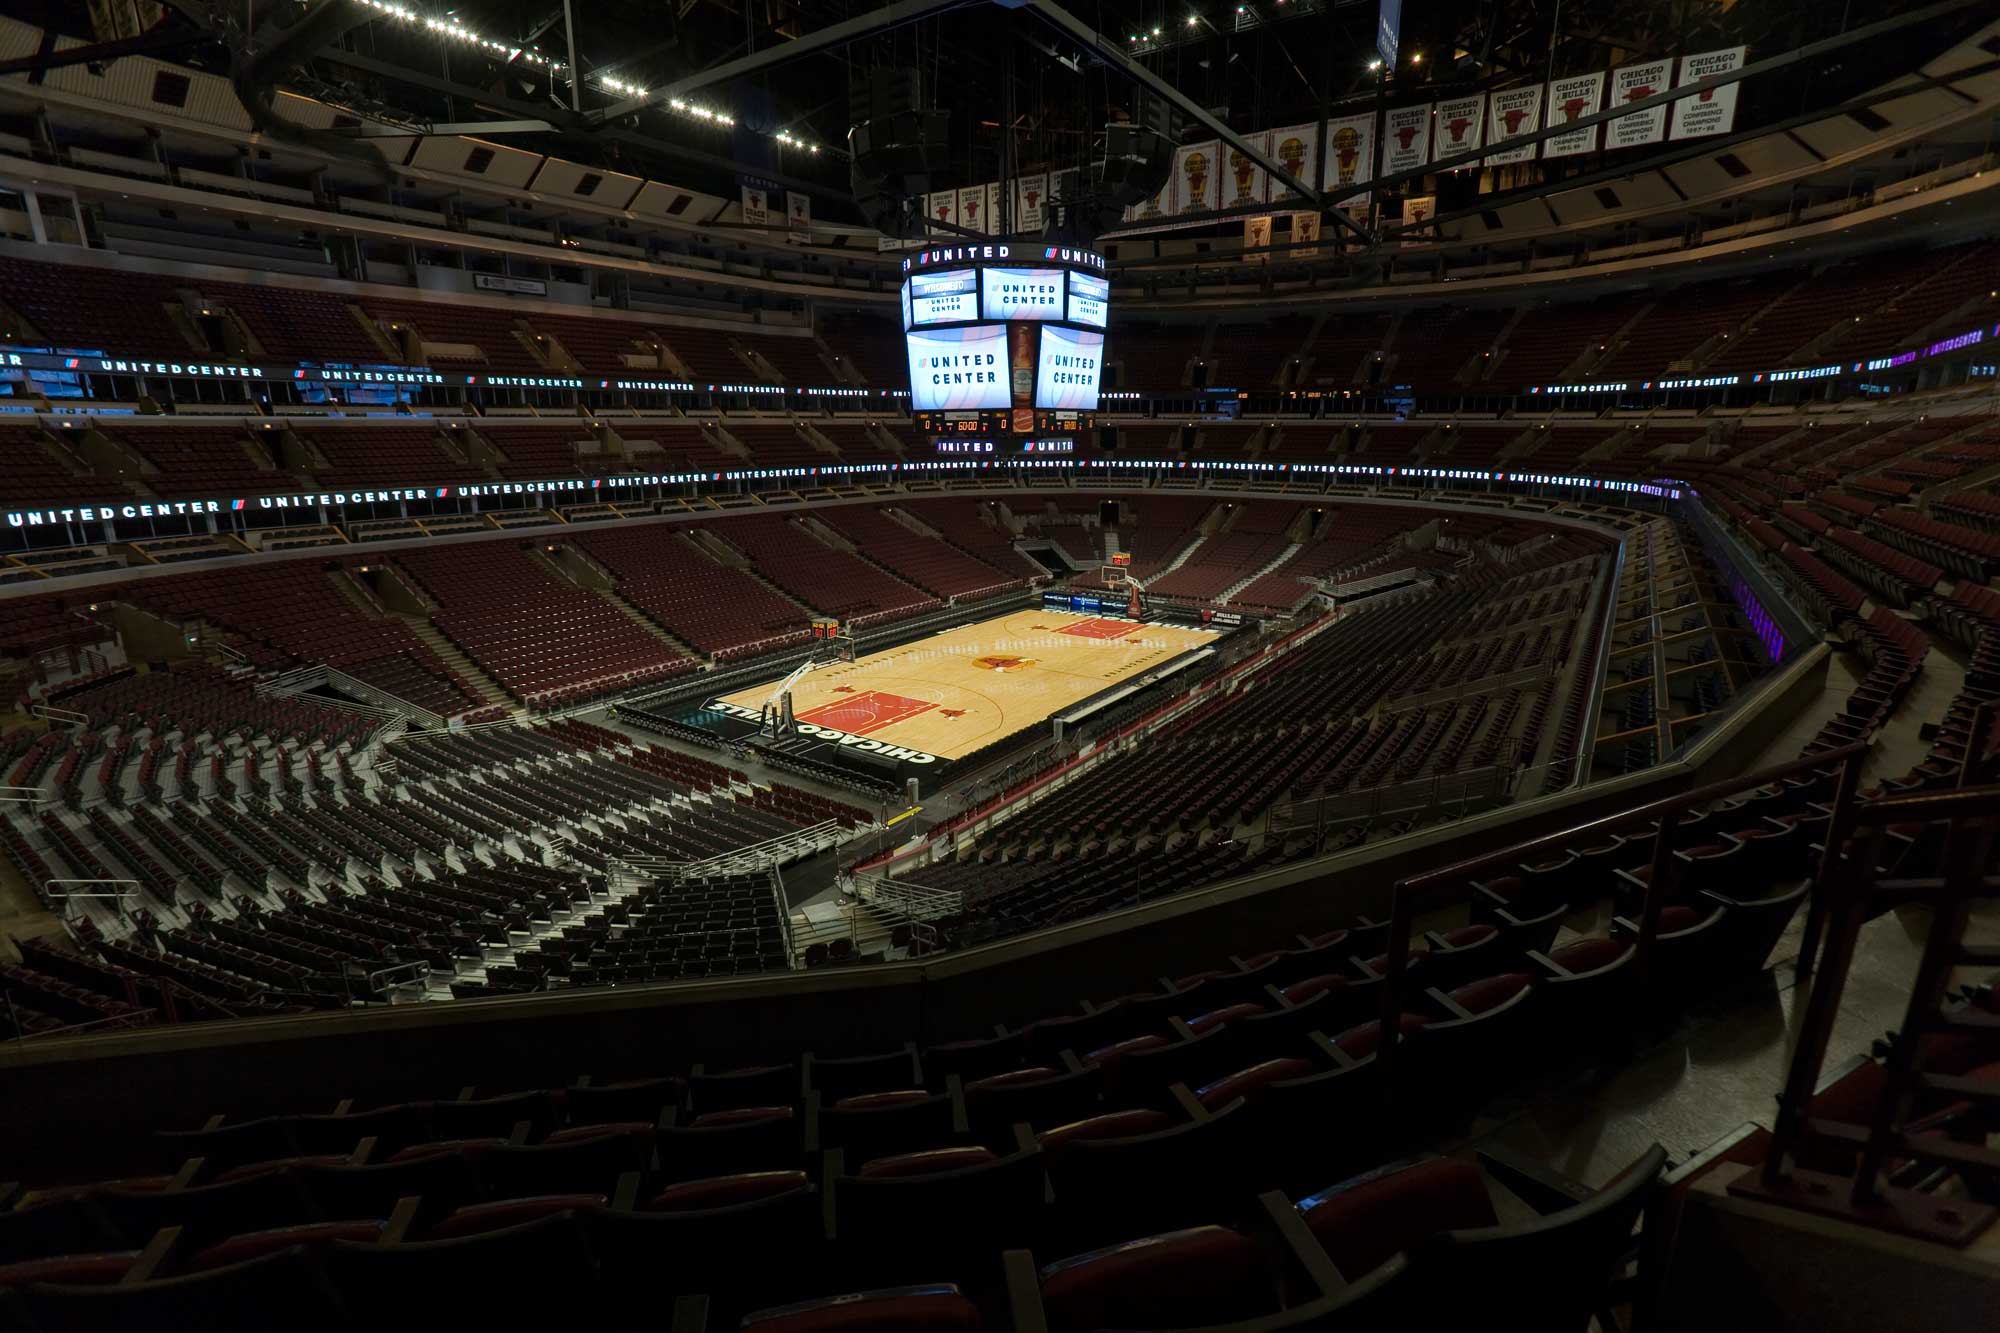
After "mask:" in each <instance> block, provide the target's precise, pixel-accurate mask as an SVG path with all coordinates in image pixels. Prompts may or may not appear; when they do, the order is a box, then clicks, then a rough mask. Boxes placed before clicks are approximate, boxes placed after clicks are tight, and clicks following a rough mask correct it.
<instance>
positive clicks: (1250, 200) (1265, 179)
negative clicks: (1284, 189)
mask: <svg viewBox="0 0 2000 1333" xmlns="http://www.w3.org/2000/svg"><path fill="white" fill-rule="evenodd" d="M1243 139H1244V142H1245V143H1248V144H1249V145H1250V146H1251V147H1252V148H1255V149H1256V150H1257V151H1258V152H1260V153H1262V154H1263V155H1264V156H1266V157H1269V156H1270V155H1271V136H1270V135H1269V134H1246V135H1244V136H1243ZM1223 152H1224V155H1225V156H1227V157H1228V159H1229V174H1228V175H1226V176H1224V177H1223V178H1222V206H1223V207H1224V208H1244V207H1247V206H1249V205H1251V204H1261V203H1263V202H1264V195H1265V194H1266V192H1267V191H1268V190H1269V188H1270V183H1271V182H1270V174H1269V173H1268V172H1266V171H1265V170H1264V168H1262V167H1261V166H1259V165H1257V162H1256V161H1255V159H1253V158H1252V157H1251V156H1250V154H1248V153H1246V152H1244V151H1243V150H1242V149H1241V148H1238V147H1236V146H1235V145H1234V144H1231V145H1229V146H1228V147H1226V148H1225V149H1224V150H1223Z"/></svg>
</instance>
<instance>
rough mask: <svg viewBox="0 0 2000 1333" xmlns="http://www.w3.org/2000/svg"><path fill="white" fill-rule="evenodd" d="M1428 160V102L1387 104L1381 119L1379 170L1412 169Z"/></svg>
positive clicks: (1429, 153) (1390, 173)
mask: <svg viewBox="0 0 2000 1333" xmlns="http://www.w3.org/2000/svg"><path fill="white" fill-rule="evenodd" d="M1430 160H1431V104H1430V103H1428V102H1426V103H1424V104H1423V105H1422V106H1398V107H1391V108H1390V109H1389V113H1388V114H1387V115H1386V116H1385V117H1383V120H1382V174H1383V175H1385V176H1393V175H1394V174H1395V173H1397V172H1399V171H1415V170H1416V169H1417V168H1418V167H1421V166H1423V165H1424V164H1425V163H1426V162H1428V161H1430Z"/></svg>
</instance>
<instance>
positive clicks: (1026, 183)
mask: <svg viewBox="0 0 2000 1333" xmlns="http://www.w3.org/2000/svg"><path fill="white" fill-rule="evenodd" d="M1048 205H1049V176H1048V173H1047V172H1042V173H1040V174H1038V175H1034V176H1023V177H1021V178H1020V179H1019V180H1017V181H1015V182H1014V230H1015V231H1017V232H1021V231H1025V232H1028V233H1029V234H1030V235H1038V234H1040V232H1041V230H1042V223H1043V221H1044V219H1046V217H1047V216H1048V214H1047V209H1048Z"/></svg>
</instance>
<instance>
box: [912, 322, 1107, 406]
mask: <svg viewBox="0 0 2000 1333" xmlns="http://www.w3.org/2000/svg"><path fill="white" fill-rule="evenodd" d="M1099 341H1100V342H1101V341H1103V339H1102V337H1101V336H1100V337H1099ZM903 342H904V344H905V345H906V346H907V348H908V350H909V354H910V407H911V408H912V409H913V410H915V411H918V412H959V411H965V410H967V409H970V408H1002V407H1011V406H1012V405H1013V397H1012V395H1011V394H1010V392H1009V389H1008V382H1007V381H1008V375H1007V326H1006V325H1005V324H975V325H973V326H971V327H970V328H963V329H935V330H932V331H930V332H928V333H926V332H922V331H912V332H910V333H908V334H905V335H904V337H903ZM1096 402H1097V379H1096V376H1095V375H1093V376H1092V377H1091V403H1092V405H1093V406H1094V405H1095V404H1096Z"/></svg>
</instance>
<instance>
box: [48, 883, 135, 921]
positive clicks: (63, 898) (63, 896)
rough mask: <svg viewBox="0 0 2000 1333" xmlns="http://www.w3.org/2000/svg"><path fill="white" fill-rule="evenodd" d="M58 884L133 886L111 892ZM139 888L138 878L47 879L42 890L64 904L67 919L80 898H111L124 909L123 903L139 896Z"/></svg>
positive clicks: (64, 914) (121, 909)
mask: <svg viewBox="0 0 2000 1333" xmlns="http://www.w3.org/2000/svg"><path fill="white" fill-rule="evenodd" d="M58 884H73V885H83V886H94V885H104V884H125V885H130V886H131V887H129V888H124V889H119V890H117V891H116V892H111V893H86V892H84V890H83V889H82V888H70V889H62V890H58V889H57V888H56V886H57V885H58ZM139 889H140V884H139V881H138V880H136V879H45V880H43V881H42V892H43V893H45V894H47V895H48V896H49V897H50V898H53V899H55V900H57V901H58V902H60V903H61V904H62V907H63V916H64V919H65V920H67V919H68V916H67V913H68V911H69V905H70V903H72V902H74V901H75V900H77V899H79V898H109V899H111V900H113V901H115V902H117V903H120V904H121V907H120V908H119V910H120V911H123V910H124V908H123V906H122V904H123V903H125V902H126V901H127V900H129V899H132V898H137V897H138V896H139Z"/></svg>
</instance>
